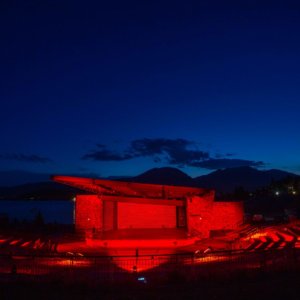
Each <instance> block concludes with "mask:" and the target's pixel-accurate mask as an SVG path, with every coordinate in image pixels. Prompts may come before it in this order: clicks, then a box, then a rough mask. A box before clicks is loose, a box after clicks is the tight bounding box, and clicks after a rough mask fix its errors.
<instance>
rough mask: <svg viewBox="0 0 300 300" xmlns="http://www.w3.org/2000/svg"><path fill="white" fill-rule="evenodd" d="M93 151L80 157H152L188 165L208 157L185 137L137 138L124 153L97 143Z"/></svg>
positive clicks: (109, 159) (174, 163) (207, 154)
mask: <svg viewBox="0 0 300 300" xmlns="http://www.w3.org/2000/svg"><path fill="white" fill-rule="evenodd" d="M97 148H98V149H96V150H95V151H92V152H90V153H88V154H85V155H84V156H83V157H82V159H90V160H95V161H123V160H128V159H132V158H138V157H152V158H153V160H154V161H155V162H161V161H166V162H167V163H169V164H171V165H177V166H188V165H193V164H194V163H197V162H199V161H202V160H203V159H207V158H209V153H208V152H205V151H201V150H197V149H196V143H195V142H192V141H188V140H185V139H165V138H157V139H147V138H144V139H137V140H133V141H131V143H130V146H129V147H128V149H127V150H126V151H125V152H124V153H117V152H114V151H111V150H109V149H108V148H107V147H106V146H105V145H102V144H98V145H97Z"/></svg>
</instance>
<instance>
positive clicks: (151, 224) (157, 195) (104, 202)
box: [53, 176, 244, 239]
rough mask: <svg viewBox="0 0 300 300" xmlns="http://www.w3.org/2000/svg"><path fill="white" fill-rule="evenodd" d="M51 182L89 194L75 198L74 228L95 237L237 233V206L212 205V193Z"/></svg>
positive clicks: (164, 187)
mask: <svg viewBox="0 0 300 300" xmlns="http://www.w3.org/2000/svg"><path fill="white" fill-rule="evenodd" d="M53 180H54V181H56V182H59V183H62V184H66V185H69V186H72V187H76V188H79V189H81V190H84V191H85V192H88V193H89V194H88V195H87V194H85V195H77V196H76V202H75V228H76V231H78V232H80V231H81V232H82V231H85V232H93V233H94V236H96V237H97V238H99V239H102V238H104V236H106V237H107V236H108V234H109V233H117V234H119V236H121V237H122V232H127V233H128V232H134V231H135V232H137V231H139V232H140V233H142V236H143V238H144V237H145V235H147V234H148V233H149V232H152V234H153V232H155V234H157V236H163V232H166V230H171V231H173V232H176V231H178V232H184V233H185V237H186V238H188V237H192V236H197V237H198V238H208V237H210V235H211V233H212V232H213V231H219V230H234V229H237V227H238V226H239V225H240V224H241V223H242V221H243V215H244V210H243V204H242V202H229V201H228V202H217V201H214V196H215V193H214V191H213V190H207V189H202V188H194V187H179V186H167V185H154V184H141V183H133V182H121V181H111V180H102V179H91V178H81V177H70V176H53ZM160 233H162V234H160ZM123 237H124V238H126V235H124V236H123ZM148 238H149V237H148ZM154 238H158V237H154Z"/></svg>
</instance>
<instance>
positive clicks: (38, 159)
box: [0, 153, 52, 163]
mask: <svg viewBox="0 0 300 300" xmlns="http://www.w3.org/2000/svg"><path fill="white" fill-rule="evenodd" d="M0 159H2V160H15V161H19V162H29V163H49V162H51V161H52V160H51V159H49V158H47V157H42V156H40V155H36V154H31V155H27V154H20V153H5V154H0Z"/></svg>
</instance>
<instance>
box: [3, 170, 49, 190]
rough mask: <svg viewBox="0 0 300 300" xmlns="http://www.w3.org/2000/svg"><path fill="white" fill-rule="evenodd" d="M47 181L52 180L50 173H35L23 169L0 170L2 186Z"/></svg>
mask: <svg viewBox="0 0 300 300" xmlns="http://www.w3.org/2000/svg"><path fill="white" fill-rule="evenodd" d="M46 181H49V182H50V174H46V173H34V172H28V171H22V170H13V171H0V187H9V186H16V185H20V184H27V183H37V182H46Z"/></svg>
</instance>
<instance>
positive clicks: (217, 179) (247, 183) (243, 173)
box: [194, 167, 297, 193]
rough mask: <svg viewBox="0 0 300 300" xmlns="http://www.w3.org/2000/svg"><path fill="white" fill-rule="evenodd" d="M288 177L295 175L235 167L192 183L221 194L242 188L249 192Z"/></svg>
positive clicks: (277, 171)
mask: <svg viewBox="0 0 300 300" xmlns="http://www.w3.org/2000/svg"><path fill="white" fill-rule="evenodd" d="M288 176H292V177H296V176H297V175H295V174H293V173H289V172H285V171H281V170H276V169H272V170H267V171H260V170H257V169H255V168H251V167H237V168H228V169H224V170H217V171H214V172H212V173H210V174H208V175H203V176H199V177H196V178H194V182H195V185H196V186H199V187H200V186H201V187H204V188H212V189H215V190H216V191H218V192H223V193H231V192H233V191H234V190H235V189H236V188H238V187H243V188H244V189H245V190H247V191H249V192H250V191H254V190H256V189H257V188H261V187H264V186H268V185H269V184H270V183H271V182H272V180H274V181H278V180H282V179H284V178H286V177H288Z"/></svg>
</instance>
